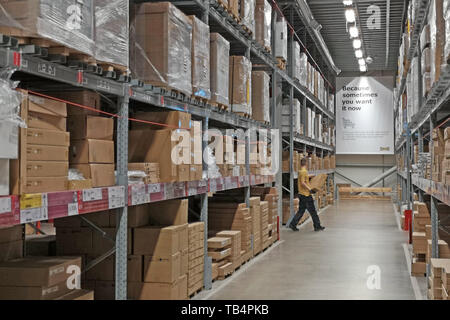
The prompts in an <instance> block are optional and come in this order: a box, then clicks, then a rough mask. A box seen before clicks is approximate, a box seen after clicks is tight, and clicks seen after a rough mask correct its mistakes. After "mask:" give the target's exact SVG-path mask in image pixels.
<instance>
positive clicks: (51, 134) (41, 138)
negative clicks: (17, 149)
mask: <svg viewBox="0 0 450 320" xmlns="http://www.w3.org/2000/svg"><path fill="white" fill-rule="evenodd" d="M22 132H24V134H25V136H26V140H25V143H26V144H33V145H48V146H61V147H68V146H69V145H70V133H69V132H63V131H57V130H45V129H36V128H28V129H24V131H22ZM22 141H24V140H22Z"/></svg>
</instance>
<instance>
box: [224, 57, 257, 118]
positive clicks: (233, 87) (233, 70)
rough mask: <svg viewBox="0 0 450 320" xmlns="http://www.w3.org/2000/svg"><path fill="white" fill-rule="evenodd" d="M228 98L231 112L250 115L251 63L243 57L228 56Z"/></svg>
mask: <svg viewBox="0 0 450 320" xmlns="http://www.w3.org/2000/svg"><path fill="white" fill-rule="evenodd" d="M229 67H230V86H229V98H230V104H231V111H233V112H238V113H246V114H249V115H251V113H252V93H251V90H252V63H251V62H250V60H248V59H247V58H246V57H244V56H230V65H229Z"/></svg>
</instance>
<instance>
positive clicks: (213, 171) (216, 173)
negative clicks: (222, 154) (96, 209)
mask: <svg viewBox="0 0 450 320" xmlns="http://www.w3.org/2000/svg"><path fill="white" fill-rule="evenodd" d="M205 151H206V157H205V158H206V159H205V162H206V163H207V164H208V171H206V172H205V171H203V179H215V178H220V177H221V176H222V175H221V174H220V170H219V167H218V166H217V161H216V157H215V156H214V154H213V152H212V150H211V148H210V147H209V146H208V147H206V149H205Z"/></svg>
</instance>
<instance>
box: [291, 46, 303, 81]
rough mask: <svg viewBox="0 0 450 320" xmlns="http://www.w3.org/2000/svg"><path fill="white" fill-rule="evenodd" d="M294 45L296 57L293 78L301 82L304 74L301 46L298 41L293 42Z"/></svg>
mask: <svg viewBox="0 0 450 320" xmlns="http://www.w3.org/2000/svg"><path fill="white" fill-rule="evenodd" d="M293 45H294V57H293V61H292V64H293V67H294V70H293V78H294V79H297V80H298V81H300V77H301V73H302V66H301V61H300V44H299V43H298V42H297V41H294V42H293Z"/></svg>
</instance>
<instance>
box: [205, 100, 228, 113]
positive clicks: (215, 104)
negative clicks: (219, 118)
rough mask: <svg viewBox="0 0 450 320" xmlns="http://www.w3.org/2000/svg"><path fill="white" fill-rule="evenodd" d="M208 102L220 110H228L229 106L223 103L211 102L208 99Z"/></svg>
mask: <svg viewBox="0 0 450 320" xmlns="http://www.w3.org/2000/svg"><path fill="white" fill-rule="evenodd" d="M209 104H210V105H212V106H213V107H216V108H217V109H219V110H221V111H229V107H228V106H227V105H225V104H221V103H218V102H211V101H209Z"/></svg>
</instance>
